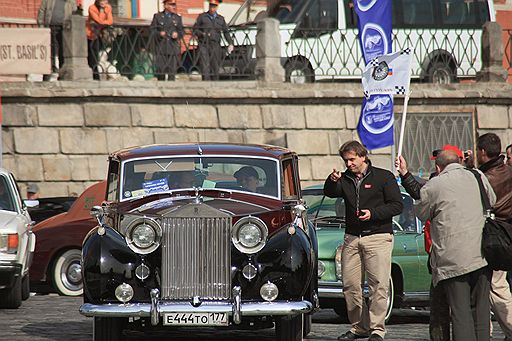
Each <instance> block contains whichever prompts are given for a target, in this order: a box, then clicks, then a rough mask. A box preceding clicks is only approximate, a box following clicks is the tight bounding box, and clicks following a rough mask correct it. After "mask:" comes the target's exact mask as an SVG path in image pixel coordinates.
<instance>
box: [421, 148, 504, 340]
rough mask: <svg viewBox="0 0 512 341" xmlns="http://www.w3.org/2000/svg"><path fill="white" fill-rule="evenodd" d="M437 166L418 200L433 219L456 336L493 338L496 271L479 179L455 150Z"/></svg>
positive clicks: (435, 272)
mask: <svg viewBox="0 0 512 341" xmlns="http://www.w3.org/2000/svg"><path fill="white" fill-rule="evenodd" d="M436 169H437V172H438V174H439V175H438V176H436V177H434V178H432V179H431V180H429V181H428V182H427V183H426V184H425V186H423V187H422V188H421V191H420V197H421V199H420V200H419V201H417V202H416V203H415V209H416V213H417V216H418V218H419V219H421V220H424V221H425V220H427V219H430V221H431V225H430V229H431V236H432V251H431V259H430V264H431V266H432V281H433V284H434V286H437V285H442V286H443V288H444V290H445V292H446V296H447V300H448V304H449V305H450V309H451V317H452V322H453V337H454V340H455V341H483V340H489V326H490V321H489V317H490V305H489V290H490V284H491V271H490V270H489V269H488V267H487V262H486V260H485V259H484V257H483V254H482V251H481V245H482V230H483V226H484V223H485V217H484V209H483V206H482V202H481V198H480V189H479V186H478V182H477V180H476V178H475V176H474V174H473V173H471V172H470V171H469V170H467V169H465V168H464V167H463V166H462V165H461V164H460V163H459V156H458V155H457V154H456V153H455V152H454V151H451V150H446V151H442V152H440V153H439V154H438V156H437V158H436ZM482 181H483V184H484V188H485V190H486V193H485V194H486V195H487V196H488V197H489V201H490V203H491V205H494V203H495V202H496V195H495V194H494V191H493V189H492V187H491V185H490V184H489V181H488V180H487V178H486V177H485V176H482Z"/></svg>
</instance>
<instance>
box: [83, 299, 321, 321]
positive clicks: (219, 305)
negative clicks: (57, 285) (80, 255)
mask: <svg viewBox="0 0 512 341" xmlns="http://www.w3.org/2000/svg"><path fill="white" fill-rule="evenodd" d="M312 310H313V305H312V304H311V302H309V301H306V300H304V301H296V302H290V301H274V302H258V303H243V302H242V303H240V312H241V315H242V316H269V315H273V316H284V315H298V314H305V313H309V312H310V311H312ZM79 311H80V314H82V315H84V316H88V317H93V316H99V317H150V316H151V304H150V303H127V304H113V303H109V304H91V303H85V304H82V305H81V306H80V310H79ZM157 313H158V316H162V315H163V314H167V313H226V314H228V315H229V316H232V315H233V304H232V303H229V302H203V304H201V305H200V306H199V307H197V308H195V307H193V306H192V305H191V304H190V303H188V302H183V303H180V302H166V301H160V302H159V303H158V312H157Z"/></svg>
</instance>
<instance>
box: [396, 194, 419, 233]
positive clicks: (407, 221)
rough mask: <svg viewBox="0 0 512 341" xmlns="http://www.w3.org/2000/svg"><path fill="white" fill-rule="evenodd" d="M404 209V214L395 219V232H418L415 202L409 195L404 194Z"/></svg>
mask: <svg viewBox="0 0 512 341" xmlns="http://www.w3.org/2000/svg"><path fill="white" fill-rule="evenodd" d="M402 202H403V204H404V208H403V210H402V213H401V214H400V215H398V216H395V217H393V230H394V231H397V232H416V215H415V214H414V207H413V200H412V198H411V197H410V196H409V195H406V194H402Z"/></svg>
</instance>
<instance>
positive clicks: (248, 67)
mask: <svg viewBox="0 0 512 341" xmlns="http://www.w3.org/2000/svg"><path fill="white" fill-rule="evenodd" d="M105 31H106V32H107V34H103V35H102V37H103V38H100V39H98V40H96V41H95V42H94V44H95V47H94V48H93V53H92V61H91V62H90V65H91V66H92V67H93V69H97V74H98V75H99V76H100V75H103V76H106V78H117V77H119V76H125V77H127V78H128V79H137V78H139V79H151V78H153V77H157V78H159V79H166V78H167V79H174V74H198V75H200V74H203V76H204V74H205V73H210V74H209V76H211V77H209V78H212V79H217V78H220V79H254V78H255V65H256V53H255V45H256V27H248V28H244V29H239V28H231V29H230V36H231V37H232V39H233V41H234V46H235V49H234V51H233V52H232V53H230V54H229V53H228V51H227V43H226V41H225V40H224V39H223V41H222V42H221V43H220V47H219V51H213V50H215V49H213V50H212V48H211V47H210V46H212V45H210V44H208V43H205V44H203V46H206V45H208V47H207V48H203V50H202V47H201V44H198V42H197V39H195V37H194V36H193V32H192V28H191V27H187V28H185V36H184V37H183V39H180V40H179V41H178V42H176V45H177V46H176V48H175V50H176V51H179V52H177V53H176V55H170V54H167V55H164V56H162V55H161V48H160V47H159V44H160V43H159V41H158V39H157V38H158V37H157V35H155V34H154V33H155V32H152V31H151V29H150V28H149V27H148V26H129V25H116V26H114V27H112V28H108V29H106V30H105ZM507 32H508V31H507ZM280 33H281V40H282V42H283V43H282V44H281V46H282V50H281V56H282V58H281V62H282V65H283V67H284V68H285V71H286V79H287V80H288V81H292V82H312V81H319V80H327V81H329V80H347V79H348V80H350V79H360V77H361V74H362V71H363V69H364V62H363V60H362V55H361V48H360V46H359V41H358V39H357V30H355V29H346V30H332V31H326V30H309V29H308V30H299V29H294V30H282V31H281V32H280ZM481 39H482V30H478V29H453V30H448V29H444V30H440V29H402V30H395V31H394V32H393V50H395V51H397V50H400V49H404V48H406V47H409V48H411V49H412V50H413V61H412V75H411V76H412V78H413V79H417V80H419V81H425V82H435V83H449V82H453V81H455V80H456V79H458V78H474V77H475V76H476V74H477V72H478V71H480V69H481V67H482V57H481ZM214 45H215V44H214ZM507 49H508V50H507ZM511 49H512V47H511V44H510V39H509V43H508V44H507V47H506V51H505V54H506V56H507V58H508V61H509V65H510V58H511V57H510V56H511V53H510V50H511ZM202 51H203V52H202ZM159 54H160V57H159ZM162 64H164V65H162ZM206 64H210V70H205V69H206V68H204V67H203V66H204V65H206ZM212 65H213V66H214V67H213V71H212ZM162 69H163V70H165V71H164V72H163V73H164V74H166V75H167V77H165V75H162ZM169 70H171V71H170V72H169ZM162 76H163V77H162ZM206 78H208V77H206Z"/></svg>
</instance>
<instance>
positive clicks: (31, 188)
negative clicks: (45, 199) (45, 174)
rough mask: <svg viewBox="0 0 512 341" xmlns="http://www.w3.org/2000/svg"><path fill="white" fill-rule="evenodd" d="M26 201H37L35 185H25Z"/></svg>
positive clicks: (37, 190)
mask: <svg viewBox="0 0 512 341" xmlns="http://www.w3.org/2000/svg"><path fill="white" fill-rule="evenodd" d="M27 199H28V200H37V199H39V186H38V185H37V184H35V183H29V184H28V185H27Z"/></svg>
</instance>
